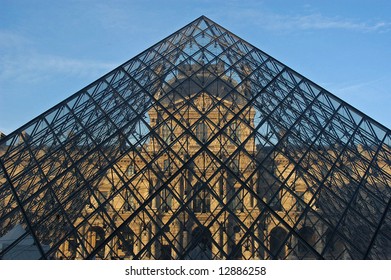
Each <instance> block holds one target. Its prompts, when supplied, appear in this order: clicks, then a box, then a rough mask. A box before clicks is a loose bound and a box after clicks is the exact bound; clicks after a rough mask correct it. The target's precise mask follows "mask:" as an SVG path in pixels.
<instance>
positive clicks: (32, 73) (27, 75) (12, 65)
mask: <svg viewBox="0 0 391 280" xmlns="http://www.w3.org/2000/svg"><path fill="white" fill-rule="evenodd" d="M0 65H1V68H0V81H5V80H8V81H9V80H20V79H23V80H25V81H26V82H27V81H30V82H40V81H42V80H43V79H45V78H47V77H48V76H50V75H52V74H65V75H75V76H79V77H91V76H92V77H93V76H96V75H97V74H101V73H103V72H105V71H108V70H110V69H113V68H114V67H115V66H118V65H114V64H112V63H105V62H100V61H92V60H78V59H74V58H66V57H60V56H53V55H42V54H30V55H28V56H25V55H19V56H12V57H10V56H8V57H1V58H0Z"/></svg>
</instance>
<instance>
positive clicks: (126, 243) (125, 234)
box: [118, 228, 134, 257]
mask: <svg viewBox="0 0 391 280" xmlns="http://www.w3.org/2000/svg"><path fill="white" fill-rule="evenodd" d="M133 236H134V233H133V231H132V230H131V229H130V228H125V229H124V230H122V231H120V234H119V235H118V240H119V246H118V249H121V250H122V252H123V253H124V254H125V257H129V256H132V255H133V254H134V253H133V246H134V244H133V242H134V241H133Z"/></svg>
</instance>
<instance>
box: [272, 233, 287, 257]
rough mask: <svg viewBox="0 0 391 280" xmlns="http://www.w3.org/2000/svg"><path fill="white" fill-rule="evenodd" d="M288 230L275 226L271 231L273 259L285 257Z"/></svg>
mask: <svg viewBox="0 0 391 280" xmlns="http://www.w3.org/2000/svg"><path fill="white" fill-rule="evenodd" d="M286 236H287V232H286V231H285V230H284V229H283V228H281V227H275V228H274V229H272V231H271V232H270V254H271V258H272V259H284V258H285V238H286Z"/></svg>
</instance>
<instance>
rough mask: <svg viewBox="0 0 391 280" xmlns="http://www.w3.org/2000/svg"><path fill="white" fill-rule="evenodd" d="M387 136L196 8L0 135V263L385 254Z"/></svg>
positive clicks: (390, 193)
mask: <svg viewBox="0 0 391 280" xmlns="http://www.w3.org/2000/svg"><path fill="white" fill-rule="evenodd" d="M390 183H391V133H390V130H388V129H387V128H385V127H384V126H382V125H380V124H378V123H377V122H376V121H374V120H372V119H371V118H369V117H367V116H366V115H364V114H363V113H361V112H359V111H358V110H356V109H355V108H353V107H352V106H350V105H349V104H346V103H345V102H343V101H342V100H340V99H339V98H337V97H336V96H334V95H333V94H331V93H329V92H328V91H326V90H325V89H323V88H321V87H319V86H318V85H316V84H314V83H313V82H311V81H310V80H308V79H307V78H305V77H303V76H301V75H300V74H298V73H296V72H295V71H293V70H292V69H290V68H289V67H287V66H285V65H284V64H282V63H280V62H279V61H277V60H275V59H274V58H272V57H271V56H269V55H267V54H265V53H264V52H262V51H261V50H259V49H257V48H256V47H254V46H252V45H251V44H249V43H247V42H245V41H244V40H242V39H240V38H239V37H237V36H236V35H234V34H232V33H231V32H229V31H228V30H226V29H224V28H223V27H221V26H219V25H218V24H216V23H214V22H213V21H211V20H210V19H208V18H206V17H204V16H202V17H200V18H198V19H196V20H195V21H193V22H191V23H190V24H188V25H187V26H185V27H183V28H182V29H180V30H178V31H177V32H175V33H174V34H172V35H170V36H169V37H167V38H166V39H164V40H162V41H160V42H159V43H157V44H156V45H154V46H152V47H150V48H149V49H147V50H146V51H144V52H143V53H141V54H140V55H138V56H136V57H134V58H132V59H131V60H129V61H128V62H126V63H124V64H123V65H121V66H119V67H118V68H116V69H114V70H113V71H111V72H110V73H108V74H107V75H105V76H103V77H102V78H100V79H98V80H97V81H95V82H93V83H92V84H90V85H89V86H87V87H85V88H84V89H82V90H80V91H79V92H77V93H75V94H74V95H72V96H71V97H69V98H67V99H66V100H64V101H63V102H61V103H60V104H58V105H56V106H55V107H53V108H51V109H50V110H48V111H47V112H45V113H43V114H42V115H40V116H38V117H37V118H35V119H33V120H32V121H30V122H29V123H27V124H26V125H24V126H22V127H21V128H19V129H18V130H16V131H15V132H13V133H11V134H10V135H8V136H6V137H4V138H2V139H1V140H0V236H1V237H0V258H2V259H34V258H35V259H390V258H391V230H390V229H391V215H390V202H391V199H390V198H391V188H390Z"/></svg>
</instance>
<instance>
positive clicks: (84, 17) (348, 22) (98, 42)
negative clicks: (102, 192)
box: [0, 0, 391, 134]
mask: <svg viewBox="0 0 391 280" xmlns="http://www.w3.org/2000/svg"><path fill="white" fill-rule="evenodd" d="M0 7H1V9H0V131H3V132H5V133H6V134H8V133H10V132H12V131H13V130H15V129H17V128H18V127H20V126H22V125H23V124H25V123H26V122H28V121H29V120H31V119H32V118H34V117H36V116H38V115H39V114H41V113H43V112H44V111H46V110H47V109H49V108H51V107H52V106H54V105H55V104H57V103H58V102H60V101H62V100H63V99H65V98H66V97H68V96H70V95H71V94H73V93H75V92H76V91H78V90H80V89H82V88H83V87H85V86H87V85H88V84H90V83H91V82H93V81H95V80H96V79H98V78H99V77H101V76H103V75H104V74H105V73H107V72H109V71H110V70H112V69H113V68H115V67H116V66H118V65H120V64H122V63H123V62H125V61H127V60H129V59H130V58H132V57H134V56H135V55H137V54H139V53H140V52H142V51H143V50H145V49H146V48H148V47H149V46H151V45H152V44H154V43H156V42H158V41H160V40H161V39H163V38H165V37H166V36H168V35H170V34H171V33H173V32H175V31H176V30H178V29H179V28H181V27H183V26H184V25H186V24H187V23H189V22H191V21H193V20H194V19H196V18H197V17H199V16H201V15H205V16H207V17H209V18H210V19H211V20H213V21H215V22H217V23H218V24H220V25H222V26H223V27H225V28H227V29H228V30H230V31H231V32H233V33H235V34H236V35H238V36H239V37H241V38H243V39H245V40H246V41H248V42H250V43H251V44H253V45H255V46H256V47H258V48H260V49H261V50H263V51H265V52H266V53H268V54H269V55H271V56H273V57H274V58H276V59H278V60H280V61H281V62H282V63H284V64H286V65H288V66H289V67H291V68H293V69H294V70H296V71H297V72H299V73H301V74H302V75H304V76H306V77H307V78H308V79H310V80H312V81H313V82H315V83H317V84H319V85H320V86H322V87H324V88H325V89H327V90H329V91H330V92H332V93H334V94H335V95H337V96H338V97H340V98H342V99H343V100H345V101H347V102H348V103H350V104H351V105H353V106H354V107H356V108H358V109H359V110H361V111H362V112H364V113H365V114H367V115H369V116H370V117H372V118H374V119H375V120H377V121H379V122H380V123H381V124H383V125H385V126H387V127H389V128H391V68H390V66H389V65H390V64H391V12H390V11H391V1H389V0H384V1H380V0H365V1H364V0H362V1H360V0H327V1H326V0H324V1H320V0H319V1H317V0H312V1H309V0H308V1H305V0H297V1H296V0H290V1H288V0H286V1H282V0H264V1H262V0H260V1H251V0H249V1H247V0H246V1H244V0H240V1H236V0H216V1H206V0H201V1H195V0H193V1H188V0H181V1H173V0H166V1H148V0H146V1H137V0H134V1H133V0H128V1H125V0H110V1H98V0H96V1H92V0H68V1H60V0H57V1H51V0H47V1H44V0H24V1H23V0H0Z"/></svg>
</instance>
